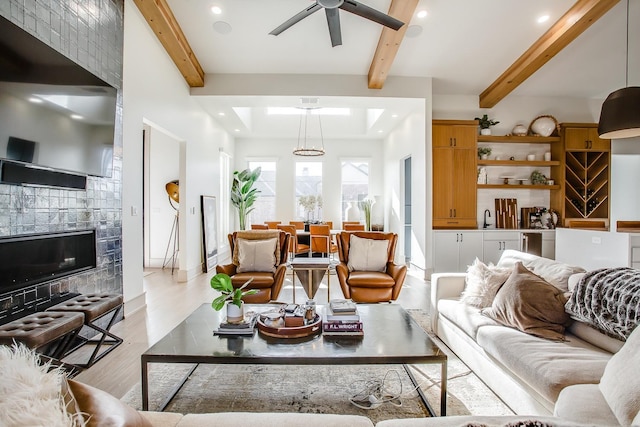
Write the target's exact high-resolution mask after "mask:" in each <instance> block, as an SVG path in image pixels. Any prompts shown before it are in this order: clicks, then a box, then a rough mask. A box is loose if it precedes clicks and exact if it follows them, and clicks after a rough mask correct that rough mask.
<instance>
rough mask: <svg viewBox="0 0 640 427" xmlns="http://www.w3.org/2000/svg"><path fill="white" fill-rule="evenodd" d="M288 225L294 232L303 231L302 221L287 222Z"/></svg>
mask: <svg viewBox="0 0 640 427" xmlns="http://www.w3.org/2000/svg"><path fill="white" fill-rule="evenodd" d="M289 225H293V226H294V227H295V228H296V230H304V221H289Z"/></svg>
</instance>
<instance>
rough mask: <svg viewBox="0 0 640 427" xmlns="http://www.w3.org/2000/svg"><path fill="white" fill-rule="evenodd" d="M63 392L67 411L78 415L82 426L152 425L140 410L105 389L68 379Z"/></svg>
mask: <svg viewBox="0 0 640 427" xmlns="http://www.w3.org/2000/svg"><path fill="white" fill-rule="evenodd" d="M62 393H63V397H64V401H65V403H66V405H67V411H68V412H69V413H71V414H75V415H76V417H77V418H76V419H77V420H78V421H79V424H80V425H81V426H86V427H99V426H109V427H152V426H151V424H150V423H149V421H147V420H146V418H144V417H143V416H142V415H140V414H139V413H138V411H136V410H135V409H133V408H132V407H130V406H128V405H125V404H124V403H122V402H121V401H120V400H118V399H116V398H115V397H113V396H111V395H110V394H109V393H107V392H105V391H102V390H98V389H97V388H94V387H91V386H88V385H86V384H83V383H80V382H77V381H74V380H66V381H64V382H63V384H62Z"/></svg>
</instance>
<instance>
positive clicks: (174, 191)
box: [162, 180, 180, 274]
mask: <svg viewBox="0 0 640 427" xmlns="http://www.w3.org/2000/svg"><path fill="white" fill-rule="evenodd" d="M164 189H165V190H167V195H168V196H169V204H170V205H171V207H172V208H173V209H174V210H175V211H176V214H175V217H174V218H173V225H172V226H171V234H170V235H169V241H168V242H167V249H166V250H165V251H164V262H163V263H162V269H163V270H164V268H165V267H166V266H167V265H168V264H169V261H171V274H173V270H174V269H175V265H176V260H177V259H178V250H179V245H178V240H179V238H180V232H179V230H180V224H179V219H180V211H179V210H178V208H177V207H176V206H175V205H174V204H173V203H174V202H175V203H177V204H179V203H180V186H179V181H177V180H176V181H171V182H167V184H166V185H165V186H164ZM172 240H173V253H172V255H171V257H169V258H167V256H168V255H169V248H170V247H171V241H172Z"/></svg>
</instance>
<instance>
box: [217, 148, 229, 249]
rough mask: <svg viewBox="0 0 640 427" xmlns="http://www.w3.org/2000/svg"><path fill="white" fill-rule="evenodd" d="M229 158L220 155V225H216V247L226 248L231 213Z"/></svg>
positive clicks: (225, 155)
mask: <svg viewBox="0 0 640 427" xmlns="http://www.w3.org/2000/svg"><path fill="white" fill-rule="evenodd" d="M230 200H231V158H230V157H229V155H228V154H225V153H220V200H219V206H220V215H219V216H218V218H220V219H219V221H220V223H219V224H218V225H219V227H218V230H220V234H219V235H218V247H223V246H227V245H228V243H227V235H228V234H229V233H230V229H231V227H230V225H231V222H230V220H229V213H230V212H231V202H230Z"/></svg>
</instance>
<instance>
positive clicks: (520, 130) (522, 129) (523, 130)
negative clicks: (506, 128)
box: [511, 123, 527, 136]
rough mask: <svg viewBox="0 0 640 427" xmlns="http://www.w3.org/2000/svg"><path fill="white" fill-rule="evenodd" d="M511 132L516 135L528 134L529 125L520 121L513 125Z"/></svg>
mask: <svg viewBox="0 0 640 427" xmlns="http://www.w3.org/2000/svg"><path fill="white" fill-rule="evenodd" d="M511 133H512V134H514V135H515V136H526V135H527V127H526V126H525V125H523V124H522V123H518V124H517V125H515V126H514V127H513V129H512V130H511Z"/></svg>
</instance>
